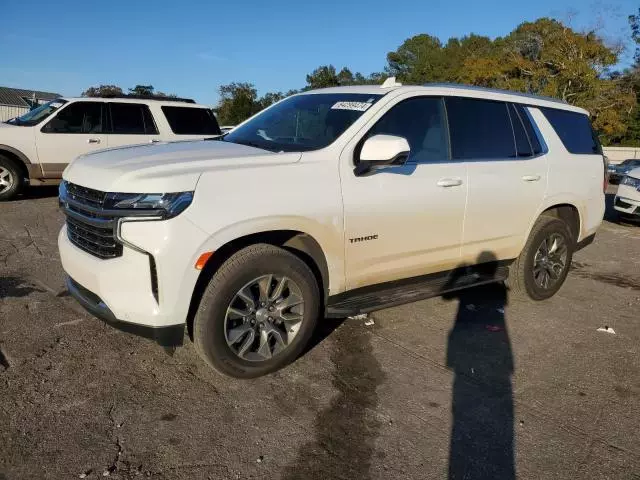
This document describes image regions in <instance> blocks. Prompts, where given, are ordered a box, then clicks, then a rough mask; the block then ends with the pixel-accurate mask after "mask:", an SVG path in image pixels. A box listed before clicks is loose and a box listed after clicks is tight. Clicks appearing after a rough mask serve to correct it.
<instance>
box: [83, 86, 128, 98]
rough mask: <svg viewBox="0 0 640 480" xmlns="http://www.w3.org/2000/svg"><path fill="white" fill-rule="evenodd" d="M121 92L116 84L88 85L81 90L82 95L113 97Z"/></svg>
mask: <svg viewBox="0 0 640 480" xmlns="http://www.w3.org/2000/svg"><path fill="white" fill-rule="evenodd" d="M122 94H123V92H122V89H121V88H120V87H117V86H116V85H98V86H97V87H89V88H87V89H86V90H85V91H84V92H82V96H83V97H113V96H116V95H122Z"/></svg>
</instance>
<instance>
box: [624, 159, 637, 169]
mask: <svg viewBox="0 0 640 480" xmlns="http://www.w3.org/2000/svg"><path fill="white" fill-rule="evenodd" d="M620 166H621V167H624V168H635V167H640V160H625V161H624V162H622V163H621V164H620Z"/></svg>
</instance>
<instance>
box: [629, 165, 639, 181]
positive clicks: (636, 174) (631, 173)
mask: <svg viewBox="0 0 640 480" xmlns="http://www.w3.org/2000/svg"><path fill="white" fill-rule="evenodd" d="M627 175H629V176H630V177H633V178H638V179H640V167H636V168H632V169H631V170H629V171H628V172H627Z"/></svg>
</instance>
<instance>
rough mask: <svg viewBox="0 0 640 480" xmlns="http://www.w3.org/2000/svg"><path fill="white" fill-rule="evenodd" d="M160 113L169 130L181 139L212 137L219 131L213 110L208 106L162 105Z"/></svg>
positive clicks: (218, 133)
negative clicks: (165, 120)
mask: <svg viewBox="0 0 640 480" xmlns="http://www.w3.org/2000/svg"><path fill="white" fill-rule="evenodd" d="M162 113H163V114H164V116H165V118H166V119H167V123H168V124H169V128H171V132H172V133H173V134H174V135H176V136H178V137H180V138H181V139H185V140H186V139H199V138H206V137H213V136H216V135H220V133H221V131H220V126H219V125H218V121H217V120H216V117H215V115H214V114H213V111H211V110H210V109H208V108H201V107H181V106H172V105H164V106H162Z"/></svg>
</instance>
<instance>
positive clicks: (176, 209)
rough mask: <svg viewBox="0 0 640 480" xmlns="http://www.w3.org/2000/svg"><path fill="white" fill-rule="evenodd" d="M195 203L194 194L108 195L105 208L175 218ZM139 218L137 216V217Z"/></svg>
mask: <svg viewBox="0 0 640 480" xmlns="http://www.w3.org/2000/svg"><path fill="white" fill-rule="evenodd" d="M192 201H193V192H177V193H107V197H106V199H105V202H104V208H106V209H113V210H120V209H122V210H139V211H140V213H143V211H145V210H148V211H149V214H150V215H151V216H156V215H158V214H160V216H162V218H164V219H167V218H173V217H175V216H177V215H179V214H181V213H182V212H183V211H184V210H185V209H186V208H187V207H188V206H189V205H191V202H192ZM136 216H137V215H136Z"/></svg>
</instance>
